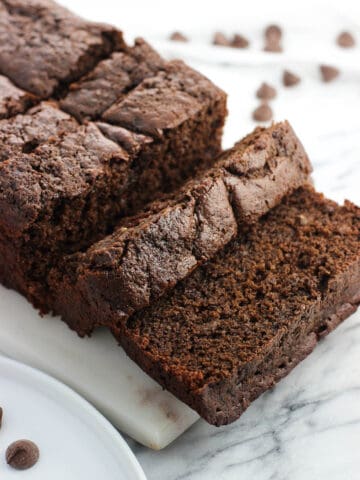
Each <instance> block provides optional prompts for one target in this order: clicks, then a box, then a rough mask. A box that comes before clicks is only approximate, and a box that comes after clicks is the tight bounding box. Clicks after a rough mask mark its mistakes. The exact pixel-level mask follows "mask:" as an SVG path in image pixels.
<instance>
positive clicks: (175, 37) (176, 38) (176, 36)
mask: <svg viewBox="0 0 360 480" xmlns="http://www.w3.org/2000/svg"><path fill="white" fill-rule="evenodd" d="M170 40H172V41H173V42H188V41H189V39H188V38H187V37H186V36H185V35H184V34H183V33H181V32H174V33H172V34H171V35H170Z"/></svg>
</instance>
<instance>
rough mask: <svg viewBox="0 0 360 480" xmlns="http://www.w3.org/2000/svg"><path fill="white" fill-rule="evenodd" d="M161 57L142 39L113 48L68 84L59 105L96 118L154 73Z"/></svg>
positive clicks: (81, 117)
mask: <svg viewBox="0 0 360 480" xmlns="http://www.w3.org/2000/svg"><path fill="white" fill-rule="evenodd" d="M165 63H166V62H165V61H164V60H163V59H162V58H161V57H160V55H159V54H158V53H157V52H156V51H155V50H153V49H152V48H151V47H150V45H149V44H148V43H146V42H145V41H144V40H143V39H141V38H138V39H136V41H135V45H134V46H133V47H129V48H128V49H127V50H126V51H124V52H114V53H113V54H112V55H111V56H110V57H109V58H107V59H105V60H103V61H101V62H100V63H98V65H97V66H96V67H95V68H94V69H93V70H92V71H91V72H90V73H88V74H87V75H85V76H84V77H82V78H81V79H80V80H79V81H78V82H76V83H73V84H71V85H70V87H69V92H68V94H67V95H66V97H65V98H64V99H63V100H61V102H60V105H61V108H63V109H64V110H65V111H67V112H69V113H71V114H72V115H74V116H75V117H76V118H78V119H79V120H84V119H86V118H90V119H97V118H99V117H100V116H101V114H102V113H103V112H104V111H105V110H106V109H108V108H109V107H110V106H111V105H112V104H113V103H115V102H116V101H118V100H119V98H123V97H124V96H125V95H127V94H128V92H129V91H130V90H131V89H133V88H135V87H136V86H137V85H138V84H139V83H141V82H142V81H143V80H144V79H145V78H147V77H152V76H154V75H156V74H157V73H158V72H159V70H161V69H162V68H164V66H165Z"/></svg>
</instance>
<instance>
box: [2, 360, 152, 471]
mask: <svg viewBox="0 0 360 480" xmlns="http://www.w3.org/2000/svg"><path fill="white" fill-rule="evenodd" d="M0 405H1V407H2V408H3V410H4V417H3V424H2V428H1V430H0V476H1V478H6V480H10V479H12V478H20V475H19V472H18V471H16V470H13V469H12V468H10V467H9V466H8V465H6V462H5V450H6V447H7V445H9V444H10V443H11V442H13V441H15V440H18V439H20V438H28V439H30V440H33V441H34V442H35V443H36V444H37V445H38V446H39V449H40V460H39V462H38V463H37V464H36V465H35V466H34V467H33V468H31V469H29V470H27V471H25V472H23V473H22V474H21V478H23V479H24V480H25V479H26V480H35V479H36V480H49V479H50V478H51V480H72V479H74V480H75V479H76V480H82V479H86V480H101V479H106V480H112V479H114V480H115V479H116V480H145V475H144V473H143V471H142V469H141V467H140V465H139V464H138V462H137V460H136V459H135V457H134V455H133V453H132V452H131V450H130V449H129V447H128V445H127V444H126V443H125V441H124V440H123V438H122V437H121V435H120V434H119V433H118V432H117V431H116V430H115V429H114V428H113V427H112V425H111V424H110V423H109V422H108V421H107V420H106V419H105V418H104V417H103V416H102V415H101V414H100V413H99V412H98V411H97V410H95V408H94V407H92V406H91V405H90V404H89V403H88V402H87V401H86V400H84V399H83V398H82V397H80V396H79V395H78V394H77V393H75V392H74V391H72V390H71V389H70V388H68V387H66V386H65V385H63V384H62V383H60V382H58V381H57V380H54V379H53V378H52V377H49V376H48V375H45V374H44V373H41V372H40V371H38V370H35V369H33V368H31V367H28V366H26V365H24V364H22V363H18V362H16V361H14V360H10V359H7V358H4V357H0Z"/></svg>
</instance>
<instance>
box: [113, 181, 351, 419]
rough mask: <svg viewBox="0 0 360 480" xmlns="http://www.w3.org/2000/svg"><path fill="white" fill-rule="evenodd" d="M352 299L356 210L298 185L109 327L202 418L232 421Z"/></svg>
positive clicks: (342, 315) (345, 314)
mask: <svg viewBox="0 0 360 480" xmlns="http://www.w3.org/2000/svg"><path fill="white" fill-rule="evenodd" d="M359 303H360V208H358V207H356V206H354V205H352V204H351V203H349V202H345V205H344V206H338V205H337V204H336V203H334V202H332V201H330V200H327V199H325V198H324V197H323V196H322V195H321V194H319V193H316V192H315V191H314V190H313V189H312V188H311V187H306V188H301V189H299V190H297V191H296V192H295V193H293V194H292V195H290V196H288V197H286V198H285V199H284V200H283V202H282V203H281V204H280V205H279V206H278V207H276V208H275V209H273V210H272V211H270V212H269V213H268V214H267V215H265V216H264V217H263V218H261V219H260V220H259V221H258V222H257V223H255V224H254V225H253V226H251V227H247V228H243V229H242V230H241V231H240V234H239V235H238V236H237V238H236V239H235V240H233V241H232V242H230V243H229V244H228V245H227V246H226V247H225V248H224V249H223V251H222V252H220V253H219V254H218V255H216V256H215V257H214V258H213V259H212V260H210V261H209V262H207V263H206V264H205V265H203V266H202V267H200V268H198V269H197V270H196V271H195V272H193V273H192V274H191V275H190V276H189V277H188V278H187V279H185V280H184V281H182V282H180V283H179V284H178V285H177V286H176V287H175V289H174V290H173V291H172V292H168V293H167V294H166V295H165V296H163V297H162V298H161V299H160V300H159V301H158V302H156V303H154V304H153V305H152V306H151V307H149V308H147V309H144V310H142V311H140V312H138V313H137V314H135V315H133V316H132V317H131V318H130V319H128V321H127V322H126V323H119V325H118V328H116V329H113V330H114V334H115V335H116V337H117V338H118V340H119V342H120V343H121V345H122V346H123V347H124V348H125V350H126V352H127V353H128V354H129V356H130V357H131V358H132V359H133V360H135V362H137V363H138V365H140V367H141V368H142V369H143V370H144V371H145V372H146V373H148V374H149V375H150V376H152V377H153V378H154V379H155V380H157V381H158V382H159V383H160V384H161V385H162V386H163V387H165V388H166V389H168V390H169V391H171V392H172V393H173V394H175V395H176V396H177V397H178V398H180V399H181V400H182V401H184V402H185V403H187V404H188V405H189V406H190V407H192V408H194V409H195V410H196V411H197V412H198V413H199V414H200V415H201V416H202V417H203V418H204V419H205V420H207V421H208V422H209V423H212V424H214V425H223V424H227V423H230V422H232V421H234V420H236V419H237V418H238V417H239V416H240V415H241V414H242V413H243V412H244V410H245V409H246V408H247V407H248V406H249V404H250V403H251V402H252V401H253V400H255V398H257V397H258V396H259V395H260V394H261V393H262V392H264V391H265V390H267V389H268V388H270V387H272V386H273V385H274V384H275V383H276V382H278V381H279V380H280V379H281V378H282V377H284V376H285V375H287V374H288V373H289V372H290V371H291V369H292V368H294V367H295V366H296V365H297V364H298V363H299V362H300V361H301V360H302V359H303V358H304V357H306V356H307V355H308V354H309V353H310V352H311V351H312V350H313V348H314V347H315V345H316V343H317V342H318V340H319V339H321V338H322V337H323V336H324V335H326V334H327V333H328V332H330V331H331V330H332V329H334V328H335V327H336V326H337V325H338V324H339V323H340V322H341V321H342V320H344V319H345V318H346V317H348V316H349V315H350V314H352V313H353V312H354V311H355V310H356V308H357V306H358V305H359Z"/></svg>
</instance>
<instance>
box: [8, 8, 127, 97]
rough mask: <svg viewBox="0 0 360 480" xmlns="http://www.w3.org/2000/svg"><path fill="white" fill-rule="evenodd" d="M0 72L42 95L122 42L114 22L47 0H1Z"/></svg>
mask: <svg viewBox="0 0 360 480" xmlns="http://www.w3.org/2000/svg"><path fill="white" fill-rule="evenodd" d="M0 45H1V48H0V72H2V73H3V74H4V75H6V76H8V77H9V78H10V79H11V80H12V81H13V82H14V83H15V84H17V85H18V86H19V87H21V88H24V89H25V90H27V91H29V92H32V93H34V94H36V95H38V96H40V97H42V98H48V97H50V95H52V94H54V93H55V92H57V91H59V89H61V88H62V87H63V86H64V85H66V84H68V83H70V82H71V81H73V80H76V79H78V78H79V77H80V76H82V75H83V74H84V73H86V72H89V71H90V70H91V69H92V68H93V67H94V66H95V65H96V63H97V62H98V61H99V60H101V59H102V58H104V57H107V56H108V55H109V54H110V53H111V52H112V51H114V50H118V49H122V48H125V44H124V41H123V39H122V35H121V33H120V32H119V31H117V30H116V29H115V28H113V27H111V26H108V25H104V24H99V23H91V22H86V21H85V20H82V19H81V18H79V17H77V16H76V15H73V14H72V13H71V12H69V11H68V10H67V9H65V8H63V7H61V6H60V5H58V4H56V3H55V2H52V1H51V0H28V1H25V0H2V1H1V4H0Z"/></svg>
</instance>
